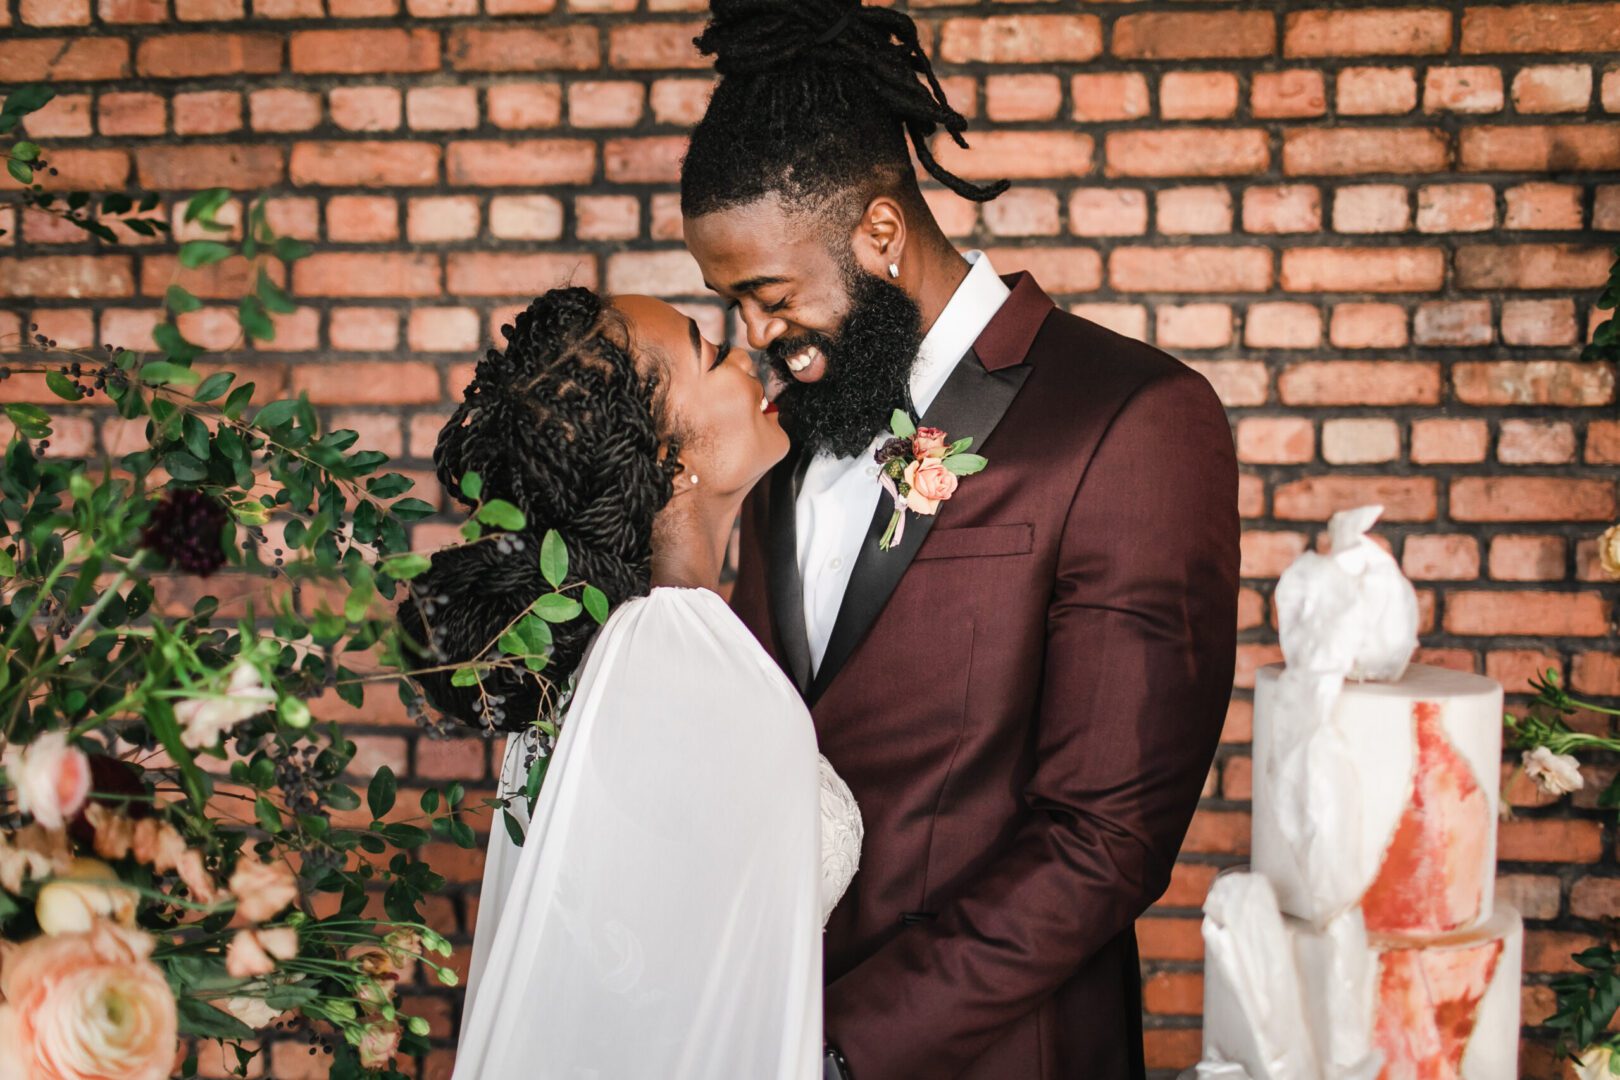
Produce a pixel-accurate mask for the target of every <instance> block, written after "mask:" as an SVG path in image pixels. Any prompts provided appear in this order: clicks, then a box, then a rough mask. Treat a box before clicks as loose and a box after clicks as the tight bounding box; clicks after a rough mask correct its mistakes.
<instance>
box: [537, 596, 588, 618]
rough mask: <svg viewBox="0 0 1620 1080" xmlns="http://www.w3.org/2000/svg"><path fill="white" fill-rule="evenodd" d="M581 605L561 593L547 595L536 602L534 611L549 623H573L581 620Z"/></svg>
mask: <svg viewBox="0 0 1620 1080" xmlns="http://www.w3.org/2000/svg"><path fill="white" fill-rule="evenodd" d="M580 610H581V609H580V604H579V601H578V600H575V599H573V598H572V597H568V596H563V595H562V594H561V593H547V594H546V595H544V596H542V597H541V598H540V599H538V600H536V601H535V602H534V608H533V611H534V613H535V614H536V615H538V616H540V617H541V618H542V619H544V620H546V622H549V623H565V622H572V621H573V620H575V619H577V618H579V613H580Z"/></svg>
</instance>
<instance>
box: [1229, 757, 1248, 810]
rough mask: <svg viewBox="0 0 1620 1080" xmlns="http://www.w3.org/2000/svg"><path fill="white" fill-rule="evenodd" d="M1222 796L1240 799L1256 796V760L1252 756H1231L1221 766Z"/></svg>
mask: <svg viewBox="0 0 1620 1080" xmlns="http://www.w3.org/2000/svg"><path fill="white" fill-rule="evenodd" d="M1221 796H1222V797H1223V798H1227V799H1237V800H1240V801H1243V800H1248V799H1251V798H1253V797H1254V762H1253V760H1252V759H1250V758H1246V757H1242V756H1237V757H1229V758H1227V759H1226V763H1225V764H1224V765H1223V766H1222V767H1221Z"/></svg>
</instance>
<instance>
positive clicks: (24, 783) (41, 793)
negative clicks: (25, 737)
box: [6, 731, 90, 829]
mask: <svg viewBox="0 0 1620 1080" xmlns="http://www.w3.org/2000/svg"><path fill="white" fill-rule="evenodd" d="M6 772H7V773H8V775H9V777H10V780H11V784H12V786H13V787H14V788H16V789H17V809H19V810H21V811H23V812H24V813H27V814H32V815H34V820H35V821H37V822H39V823H40V824H41V825H43V826H45V827H46V828H47V829H60V828H61V827H62V826H64V825H66V824H67V823H68V821H69V820H70V819H71V818H72V817H73V815H74V814H77V813H78V812H79V807H81V806H83V805H84V800H85V797H86V796H88V795H89V794H90V759H89V758H88V757H86V756H85V754H84V751H83V750H80V749H79V748H78V747H76V746H72V745H69V743H68V740H67V733H66V732H64V731H47V732H46V733H45V734H43V735H41V736H40V737H39V738H37V739H35V740H34V741H33V742H31V743H29V744H28V745H27V746H25V747H23V751H22V755H21V756H20V757H19V758H18V759H17V760H15V761H12V762H11V763H10V764H8V765H7V768H6Z"/></svg>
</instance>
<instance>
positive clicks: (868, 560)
mask: <svg viewBox="0 0 1620 1080" xmlns="http://www.w3.org/2000/svg"><path fill="white" fill-rule="evenodd" d="M1029 372H1030V369H1029V367H1027V366H1026V365H1022V364H1020V365H1018V366H1016V367H1009V368H1004V369H1003V370H1001V371H994V372H991V371H986V370H985V369H984V365H983V364H982V363H981V362H980V361H979V357H978V355H977V354H976V353H974V352H973V351H971V350H969V352H968V354H967V355H966V356H964V357H963V358H962V360H961V361H960V362H959V363H958V364H957V365H956V370H954V371H952V372H951V377H950V378H949V379H948V380H946V382H945V385H944V386H943V387H942V388H941V389H940V391H939V396H938V397H937V398H935V399H934V403H933V404H932V405H930V406H929V407H928V411H927V412H926V413H925V414H924V415H923V417H922V422H923V423H924V424H926V425H927V426H929V427H937V428H942V429H943V430H944V431H945V432H946V433H947V434H948V435H949V436H950V437H951V438H952V439H960V438H964V437H967V436H972V437H973V442H974V450H977V449H978V448H979V447H980V446H982V445H983V444H984V441H985V440H986V439H988V438H989V437H990V433H991V432H992V431H994V430H995V427H996V425H997V424H998V423H1000V422H1001V418H1002V416H1004V415H1005V414H1006V412H1007V408H1008V406H1010V405H1011V404H1012V402H1013V398H1015V397H1017V396H1018V391H1019V389H1020V388H1021V387H1022V386H1023V385H1024V380H1025V379H1027V378H1028V377H1029ZM995 467H996V461H995V456H994V452H993V451H992V452H991V455H990V468H992V469H993V468H995ZM963 483H964V485H966V484H971V483H973V480H972V478H971V477H969V478H967V479H966V480H964V481H963ZM873 487H874V488H876V487H877V482H876V481H873ZM774 498H775V497H774V495H773V497H772V500H773V503H772V507H773V509H774ZM874 498H875V499H876V500H877V509H876V510H874V511H873V513H872V523H871V525H870V526H869V527H868V528H867V531H866V539H865V541H863V542H862V545H861V552H860V555H859V557H857V559H856V560H855V569H854V570H852V571H851V572H850V577H849V586H848V588H847V589H846V590H845V592H844V603H843V606H842V607H840V608H839V609H838V619H837V621H835V622H834V623H833V631H832V637H831V638H830V639H829V640H828V642H827V654H826V656H825V657H823V658H822V661H821V667H820V668H819V669H818V670H817V671H816V677H815V680H814V681H813V682H812V683H811V684H810V691H809V693H808V694H806V695H805V700H807V701H808V702H809V703H810V704H812V705H814V704H815V703H816V701H817V699H819V698H820V697H821V695H822V694H823V693H824V692H825V691H826V689H827V687H828V685H829V684H831V682H832V681H833V679H835V678H837V677H838V672H839V671H840V670H841V669H842V668H843V666H844V664H845V663H847V662H848V660H849V658H850V656H851V655H852V654H853V653H854V652H855V649H856V648H857V647H858V646H859V645H860V643H861V641H862V640H864V639H865V637H866V633H867V631H868V630H870V629H871V628H872V624H873V623H874V622H876V621H877V617H878V616H879V615H881V614H882V613H883V608H884V606H885V605H886V604H888V602H889V597H890V596H892V595H893V594H894V590H895V588H896V587H897V586H899V584H900V578H901V577H902V576H903V575H904V574H905V572H906V569H907V568H908V567H909V566H910V565H911V560H912V559H914V558H916V556H917V551H918V549H919V548H921V547H922V543H923V540H924V539H925V538H926V537H927V536H928V531H929V530H930V529H932V528H933V527H934V522H935V521H936V520H938V517H939V515H937V514H936V515H934V516H933V517H925V516H924V515H922V514H910V515H908V516H907V517H906V534H905V537H904V539H903V540H902V541H901V542H900V544H899V545H898V546H896V547H894V548H891V549H890V550H888V551H882V550H880V549H879V548H878V540H880V539H881V538H882V536H883V530H884V529H886V528H887V527H888V524H889V518H890V516H891V515H892V514H893V513H894V502H893V501H892V500H891V499H890V498H889V497H888V496H887V495H884V494H883V493H882V491H881V490H879V491H877V492H876V493H875V495H874ZM940 509H941V512H942V513H949V509H950V504H949V503H947V504H946V505H945V506H943V507H941V508H940ZM795 566H797V563H795Z"/></svg>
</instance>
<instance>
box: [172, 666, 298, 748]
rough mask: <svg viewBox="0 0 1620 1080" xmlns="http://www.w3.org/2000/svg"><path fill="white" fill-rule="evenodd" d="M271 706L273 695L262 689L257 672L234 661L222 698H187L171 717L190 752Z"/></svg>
mask: <svg viewBox="0 0 1620 1080" xmlns="http://www.w3.org/2000/svg"><path fill="white" fill-rule="evenodd" d="M275 707H276V695H275V692H274V691H272V690H269V689H267V688H266V687H265V685H264V681H263V680H262V679H260V678H259V672H258V670H257V669H255V668H254V666H253V665H252V664H249V663H248V662H247V661H245V660H238V661H237V663H236V667H234V668H233V669H231V680H230V683H229V684H228V685H227V686H226V687H225V693H224V694H223V695H222V696H218V697H204V698H187V699H185V700H184V701H181V702H179V703H178V704H176V705H175V707H174V718H175V720H176V721H177V722H178V723H179V724H180V741H181V742H182V743H184V744H186V745H187V746H189V747H190V748H191V749H193V750H206V749H208V748H209V747H212V746H214V745H215V744H216V743H218V742H219V737H220V736H221V735H223V734H224V733H225V732H227V731H230V730H231V729H232V728H234V727H235V726H236V725H237V724H240V723H241V722H242V721H244V720H247V719H249V718H250V717H254V716H257V715H258V714H259V713H262V712H266V711H268V710H270V709H273V708H275Z"/></svg>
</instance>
